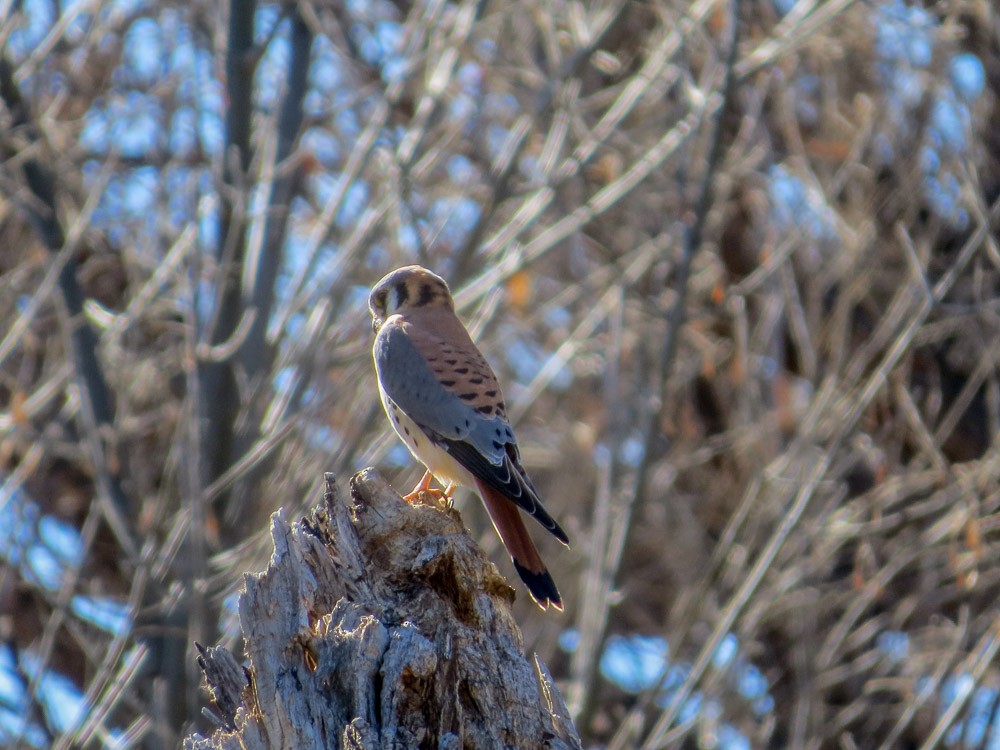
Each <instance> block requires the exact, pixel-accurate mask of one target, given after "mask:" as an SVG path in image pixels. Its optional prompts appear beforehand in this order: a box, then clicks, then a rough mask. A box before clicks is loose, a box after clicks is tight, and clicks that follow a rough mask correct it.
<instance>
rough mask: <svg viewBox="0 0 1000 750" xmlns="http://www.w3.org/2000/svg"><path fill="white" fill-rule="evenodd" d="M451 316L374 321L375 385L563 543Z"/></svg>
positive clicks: (485, 376)
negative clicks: (421, 321)
mask: <svg viewBox="0 0 1000 750" xmlns="http://www.w3.org/2000/svg"><path fill="white" fill-rule="evenodd" d="M451 317H452V319H453V320H454V322H455V323H456V324H457V325H458V328H457V329H456V328H454V326H451V325H450V324H449V322H448V321H441V325H439V326H438V329H440V330H441V331H442V332H441V333H440V334H439V333H437V332H436V331H434V330H431V326H429V325H420V326H416V325H413V324H412V323H408V322H405V321H404V320H402V318H399V317H395V316H394V317H392V318H389V319H388V320H387V321H386V322H385V323H384V324H383V325H382V328H381V329H380V330H379V334H378V336H377V337H376V339H375V346H374V349H373V353H374V357H375V368H376V369H377V371H378V376H379V381H380V383H381V384H382V389H383V390H384V391H385V393H386V395H387V396H388V397H389V398H390V399H391V400H392V401H393V403H395V404H396V406H398V407H399V408H400V409H402V410H403V412H404V413H405V414H406V415H407V416H408V417H409V418H410V419H412V420H413V421H414V422H415V423H416V424H417V425H418V426H419V427H420V428H421V429H422V430H423V431H424V432H425V433H426V434H427V437H428V438H429V439H431V440H433V441H434V442H435V444H437V445H438V446H440V447H441V448H444V449H445V450H446V451H448V453H449V454H451V456H452V457H453V458H454V459H455V460H456V461H458V463H459V464H461V465H462V466H463V467H465V469H466V470H467V471H468V472H469V473H470V474H472V475H473V476H474V477H476V478H477V479H479V480H480V481H482V482H484V483H485V484H486V485H487V486H489V487H493V488H494V489H495V490H497V491H498V492H499V493H500V494H502V495H503V496H504V497H506V498H507V499H508V500H510V501H511V502H513V503H516V504H517V505H518V506H520V507H521V508H523V509H524V510H525V511H527V512H528V513H529V514H530V515H531V516H532V517H534V518H535V519H536V520H537V521H538V522H539V523H540V524H541V525H542V526H544V527H545V528H546V529H548V530H549V531H550V532H552V534H553V535H554V536H555V537H556V538H557V539H559V541H561V542H562V543H563V544H568V537H567V536H566V532H564V531H563V530H562V528H560V526H559V524H558V523H556V521H555V519H554V518H552V516H550V515H549V514H548V512H547V511H546V510H545V508H544V507H542V503H541V501H540V500H539V499H538V495H537V493H536V492H535V488H534V487H533V486H532V484H531V481H530V480H529V479H528V476H527V474H526V473H525V471H524V468H523V467H522V466H521V461H520V455H519V453H518V450H517V442H516V441H515V439H514V432H513V430H511V428H510V424H509V423H508V422H507V418H506V416H505V414H504V409H503V406H504V405H503V395H502V394H501V392H500V386H499V385H498V384H497V380H496V375H495V374H494V373H493V370H492V369H490V367H489V365H488V364H487V363H486V360H485V359H483V356H482V354H480V352H479V350H478V349H476V347H475V345H474V344H472V342H471V340H470V339H469V336H468V333H466V332H465V329H464V327H462V326H461V323H460V322H459V321H458V319H457V318H454V316H451Z"/></svg>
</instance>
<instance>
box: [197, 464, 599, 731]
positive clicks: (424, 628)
mask: <svg viewBox="0 0 1000 750" xmlns="http://www.w3.org/2000/svg"><path fill="white" fill-rule="evenodd" d="M326 486H327V490H326V497H325V503H324V504H323V505H322V506H319V507H317V508H316V509H315V510H314V511H313V512H312V514H311V515H310V516H309V517H308V518H305V519H302V520H300V521H296V522H294V523H291V524H289V523H288V522H287V521H286V520H285V519H284V518H282V515H281V513H280V512H278V513H275V514H274V516H273V517H272V521H271V536H272V538H273V540H274V554H273V555H272V557H271V560H270V564H269V565H268V567H267V571H266V572H264V573H262V574H260V575H249V574H248V575H247V576H246V581H245V590H244V592H243V593H242V594H241V596H240V604H239V613H240V622H241V625H242V628H243V635H244V638H245V643H246V651H247V656H248V662H249V666H248V667H247V668H246V669H244V668H242V667H241V666H240V664H239V663H238V661H237V660H236V659H235V658H234V657H233V656H232V654H230V653H229V652H228V651H226V650H225V649H223V648H221V647H219V648H213V649H201V651H202V656H201V659H200V660H199V661H200V663H201V666H202V668H203V670H204V672H205V676H206V679H207V681H208V685H209V687H210V689H211V690H212V693H213V696H214V698H215V703H216V708H217V711H218V713H219V720H220V724H221V725H222V726H221V727H220V729H218V730H216V731H215V732H214V733H213V734H212V735H211V736H210V737H202V736H200V735H193V736H191V737H189V738H188V739H187V740H186V741H185V743H184V746H185V748H186V749H188V750H210V749H212V750H214V749H217V748H226V749H229V748H232V750H237V749H240V750H255V749H257V748H296V749H297V750H305V749H306V748H358V749H360V748H366V749H373V748H380V749H381V748H456V749H458V748H490V749H492V748H580V747H581V744H580V739H579V737H578V735H577V733H576V730H575V728H574V727H573V724H572V721H571V720H570V718H569V714H568V712H567V710H566V706H565V705H564V703H563V700H562V697H561V696H560V695H559V692H558V690H557V689H556V687H555V686H554V685H553V683H552V679H551V676H550V675H549V673H548V670H547V669H546V668H545V666H544V665H543V664H542V663H541V662H540V661H539V660H538V659H537V657H536V658H535V659H534V660H533V661H529V660H528V659H526V658H525V657H524V655H523V654H522V652H521V649H522V644H521V634H520V631H519V630H518V628H517V625H516V624H515V622H514V620H513V618H512V617H511V613H510V603H511V601H512V600H513V590H512V589H511V588H510V587H509V586H508V585H507V583H506V582H505V581H504V579H503V578H502V577H501V576H500V574H499V573H498V571H497V569H496V568H495V567H494V566H493V565H492V564H491V563H490V562H489V561H487V560H486V558H485V557H484V556H483V554H482V553H481V552H480V550H479V549H478V547H477V546H476V545H475V543H474V542H473V541H472V540H471V539H470V538H469V535H468V534H467V533H466V531H465V528H464V527H463V525H462V522H461V519H460V518H459V516H458V514H457V513H455V512H454V511H451V512H443V511H442V510H439V509H438V508H434V507H429V506H420V505H417V506H410V505H407V503H406V502H405V501H403V499H402V498H400V497H399V495H398V494H396V492H395V491H393V489H392V488H391V487H390V486H389V485H388V484H387V483H386V482H385V481H384V480H383V479H382V478H381V477H379V476H378V475H377V474H376V473H374V472H373V471H371V470H365V471H362V472H361V473H359V474H357V475H355V477H354V478H353V479H352V481H351V496H352V500H353V503H352V504H351V505H350V506H348V505H347V504H345V503H344V502H343V501H342V499H341V498H340V497H339V496H338V493H337V489H336V486H335V484H334V480H333V476H332V475H329V474H328V475H327V477H326Z"/></svg>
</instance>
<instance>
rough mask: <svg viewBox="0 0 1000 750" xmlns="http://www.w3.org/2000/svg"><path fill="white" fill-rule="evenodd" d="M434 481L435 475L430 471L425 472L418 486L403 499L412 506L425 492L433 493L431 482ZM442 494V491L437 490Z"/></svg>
mask: <svg viewBox="0 0 1000 750" xmlns="http://www.w3.org/2000/svg"><path fill="white" fill-rule="evenodd" d="M433 480H434V475H433V474H431V473H430V472H429V471H425V472H424V475H423V477H421V478H420V481H419V482H417V486H416V487H414V488H413V490H412V491H410V492H409V493H408V494H406V495H403V499H404V500H405V501H406V502H408V503H410V504H411V505H412V504H413V503H414V502H416V501H417V500H419V499H420V496H421V495H422V494H423V493H425V492H428V493H429V492H433V491H432V490H431V482H432V481H433ZM437 491H438V492H440V491H441V490H437Z"/></svg>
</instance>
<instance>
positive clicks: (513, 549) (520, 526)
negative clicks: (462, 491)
mask: <svg viewBox="0 0 1000 750" xmlns="http://www.w3.org/2000/svg"><path fill="white" fill-rule="evenodd" d="M476 484H477V485H478V486H479V495H480V497H482V499H483V504H484V505H485V506H486V512H487V513H488V514H489V516H490V520H491V521H492V522H493V528H495V529H496V530H497V534H499V535H500V540H501V541H502V542H503V545H504V547H506V548H507V553H508V554H509V555H510V559H511V560H512V561H513V563H514V569H515V570H517V574H518V575H519V576H521V580H522V581H524V585H525V586H526V587H527V589H528V593H529V594H531V598H532V599H534V600H535V603H536V604H538V606H539V607H541V608H542V609H548V607H549V605H550V604H551V605H552V606H553V607H555V608H556V609H558V610H561V609H562V608H563V604H562V597H560V596H559V589H557V588H556V583H555V581H553V580H552V576H551V575H549V571H548V570H547V569H546V568H545V563H544V562H542V556H541V555H539V554H538V550H537V549H536V548H535V543H534V542H533V541H531V537H530V536H529V535H528V529H527V528H526V527H525V525H524V520H523V519H522V518H521V511H520V509H519V508H518V507H517V506H516V505H515V504H514V503H513V502H512V501H511V500H508V499H507V498H506V497H504V496H503V495H502V494H501V493H500V492H498V491H497V490H495V489H493V488H492V487H489V486H488V485H486V484H485V483H484V482H481V481H478V480H477V481H476Z"/></svg>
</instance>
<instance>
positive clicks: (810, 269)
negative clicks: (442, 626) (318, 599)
mask: <svg viewBox="0 0 1000 750" xmlns="http://www.w3.org/2000/svg"><path fill="white" fill-rule="evenodd" d="M0 14H2V17H3V18H4V21H3V23H2V24H0V56H2V57H0V95H2V106H0V154H2V156H0V159H2V166H0V195H2V201H0V320H2V324H0V467H2V479H3V484H2V489H0V637H2V645H0V742H2V743H4V744H6V745H10V746H25V747H48V746H54V747H61V748H65V747H77V746H91V747H93V746H101V745H114V746H121V747H126V746H131V745H133V744H143V745H145V746H149V747H168V746H174V745H175V744H176V742H177V741H178V738H179V737H181V736H183V735H184V734H185V733H187V732H189V731H191V730H192V729H193V728H195V727H198V728H202V729H204V728H205V727H208V726H210V725H209V724H208V723H207V722H206V720H205V719H204V718H203V717H202V716H201V715H200V711H201V707H202V706H203V705H204V704H205V702H206V699H205V697H204V696H203V695H201V694H199V692H198V683H199V676H198V673H197V667H196V663H195V658H194V656H193V654H192V643H193V641H195V640H197V641H200V642H203V643H213V642H215V641H217V640H219V639H222V638H230V639H232V638H235V637H236V635H237V634H236V633H235V632H234V629H233V628H234V625H233V605H234V601H235V598H234V596H233V595H232V592H233V591H234V590H235V589H236V587H237V586H238V585H239V583H240V575H241V573H242V572H243V571H244V570H254V569H257V568H259V566H260V563H261V560H263V559H264V558H265V556H266V555H267V554H268V549H267V544H266V536H265V533H266V529H267V518H268V515H269V514H270V513H271V512H272V511H274V510H275V509H276V508H278V507H279V506H283V507H284V508H285V512H286V513H288V514H295V513H298V512H301V511H302V510H303V509H304V508H306V507H307V506H309V505H310V504H312V503H314V502H316V501H317V500H318V499H319V492H320V487H321V477H322V472H323V471H324V470H332V471H335V472H337V473H338V474H339V475H340V476H341V477H347V476H348V475H349V474H350V473H352V472H354V471H356V470H358V469H360V468H362V467H363V466H365V465H369V464H374V465H377V466H379V467H381V468H382V469H383V470H385V471H386V472H387V475H388V476H389V477H390V478H391V479H392V480H393V481H394V482H395V483H396V486H397V487H399V488H404V487H406V486H407V485H408V483H409V482H412V481H415V479H416V478H417V477H418V470H417V468H416V467H415V466H413V464H412V461H411V460H410V459H409V458H408V456H407V454H406V452H405V450H404V449H403V448H402V447H401V446H399V445H398V444H397V442H396V440H395V438H394V437H393V436H391V435H390V434H389V432H388V430H387V429H386V423H385V420H384V419H383V418H382V415H381V409H380V406H379V405H378V402H377V396H376V390H375V388H374V383H373V377H372V372H371V363H370V355H369V353H368V352H369V346H370V322H369V318H368V314H367V311H366V309H365V307H366V298H367V291H368V288H369V287H370V285H371V284H372V283H373V282H374V281H375V280H377V279H378V278H379V277H380V276H381V275H382V274H383V273H385V272H386V271H388V270H390V269H392V268H394V267H396V266H399V265H403V264H405V263H412V262H419V263H423V264H425V265H428V266H430V267H431V268H433V269H435V270H436V271H437V272H438V273H440V274H442V275H444V276H445V277H447V278H448V279H449V280H450V282H451V284H452V287H453V289H454V290H455V292H456V295H457V299H458V302H459V306H460V310H461V313H462V315H463V316H464V317H465V319H466V320H468V321H469V322H470V323H471V324H472V325H473V327H474V329H475V331H476V332H477V335H478V338H479V341H480V342H481V345H482V348H483V350H484V351H485V352H486V353H487V354H488V356H489V358H490V359H491V361H492V363H493V365H494V367H495V368H496V369H497V371H498V373H499V374H500V376H501V380H502V381H503V382H504V383H505V389H506V396H507V402H508V404H510V406H511V411H512V416H513V418H514V421H515V426H516V429H517V432H518V435H519V440H520V443H521V445H522V449H523V453H524V457H525V461H526V464H527V466H528V468H529V471H530V472H531V474H532V475H533V477H535V482H536V484H537V485H538V487H539V489H540V491H541V492H542V494H543V497H545V498H546V503H547V505H548V507H549V508H550V509H551V510H552V511H553V512H554V514H555V515H556V516H557V517H558V518H560V519H561V520H562V521H563V525H564V526H565V527H566V529H567V531H568V532H569V534H570V536H571V538H572V540H573V542H574V545H573V548H572V550H570V551H564V550H561V549H557V547H558V545H555V544H549V543H548V541H547V540H544V539H543V534H540V533H538V534H536V537H537V538H538V539H539V540H540V542H541V544H542V545H543V551H544V553H545V555H546V557H547V559H548V560H549V563H550V566H551V567H552V569H553V571H554V573H555V575H556V578H557V580H558V582H559V585H560V588H561V589H562V591H563V594H564V599H565V600H566V603H567V610H566V613H565V614H564V615H562V616H553V615H552V614H543V613H540V612H538V611H536V610H535V609H534V608H533V607H532V606H531V604H530V602H526V601H524V600H525V599H526V598H527V597H525V596H524V595H521V596H519V601H518V603H517V610H518V612H517V614H518V616H519V618H520V621H521V622H522V625H523V629H524V634H525V643H526V647H527V649H529V650H531V651H537V652H538V653H539V654H540V655H541V657H542V658H543V659H544V660H545V661H546V662H547V663H548V664H549V665H550V667H551V668H552V670H553V673H554V675H555V676H556V677H557V678H558V679H559V680H560V683H561V685H562V688H563V691H564V694H565V696H566V698H567V700H568V702H569V705H570V707H571V709H572V710H573V711H574V712H575V714H576V716H577V726H578V729H579V730H580V732H581V734H582V735H583V736H584V738H585V741H586V742H587V744H588V745H589V746H592V747H609V748H633V747H643V748H654V747H706V748H714V747H722V748H741V747H782V748H784V747H795V748H799V747H810V748H826V747H830V748H833V747H837V748H852V747H885V748H896V747H925V748H930V747H935V746H941V745H945V746H948V747H980V746H990V747H993V746H1000V727H998V724H997V718H996V713H997V705H998V703H1000V675H998V672H997V669H996V667H995V666H994V661H995V657H996V651H997V649H998V647H1000V641H998V640H997V638H996V636H997V627H998V619H997V617H998V608H997V604H996V602H997V598H998V594H1000V564H998V563H997V546H998V544H1000V523H998V520H997V519H998V517H1000V516H998V512H1000V486H998V476H1000V441H998V433H1000V430H998V422H1000V416H998V415H1000V385H998V382H1000V381H998V375H997V369H998V364H1000V252H998V247H997V223H998V212H1000V208H998V198H1000V180H998V175H1000V169H998V160H1000V130H998V129H997V128H996V127H995V123H996V122H997V121H998V117H1000V113H998V112H997V104H998V102H997V96H996V91H997V90H998V84H1000V12H998V9H997V7H996V6H995V5H994V4H993V3H992V2H989V0H941V1H940V2H935V3H927V4H926V5H925V4H923V3H920V2H904V0H869V1H868V2H860V1H858V2H856V1H854V0H798V1H797V2H794V1H793V0H772V1H771V2H765V1H764V0H760V1H759V2H742V3H740V2H739V1H738V0H695V1H694V2H687V0H658V1H657V2H652V3H641V2H629V1H626V0H605V1H603V2H595V3H592V4H587V5H585V4H581V3H578V2H562V1H560V0H555V1H549V2H542V1H540V0H539V1H536V0H520V1H519V2H473V1H472V0H466V1H465V2H445V1H444V0H428V2H422V3H416V4H406V3H403V2H388V1H380V0H357V1H356V2H350V3H338V2H324V1H322V0H320V1H317V2H305V1H300V2H288V3H284V4H263V3H257V2H254V1H253V0H231V2H229V3H228V4H219V3H205V2H193V3H175V2H170V1H169V0H168V1H167V2H157V3H149V2H143V0H121V1H120V2H107V3H100V2H97V1H96V0H75V1H73V2H61V1H60V0H24V1H23V2H15V3H4V4H2V5H0ZM459 503H460V508H461V509H462V512H463V516H464V518H465V519H466V522H467V523H468V524H469V525H470V527H471V528H472V529H474V530H475V533H477V534H479V535H480V539H481V543H482V545H483V546H484V547H485V548H486V549H487V551H488V552H489V553H490V554H491V555H493V557H494V559H496V560H497V561H498V564H499V565H500V566H501V570H502V571H503V572H504V573H505V574H506V575H508V576H512V575H513V571H512V570H511V569H510V567H509V565H508V563H507V561H506V560H505V559H504V555H503V554H502V551H501V550H499V549H498V543H497V541H496V539H495V535H494V534H493V532H492V530H491V529H489V528H488V523H487V521H486V519H485V517H484V514H483V513H482V512H481V511H480V509H479V508H478V504H477V503H475V502H463V501H462V500H460V501H459Z"/></svg>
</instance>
